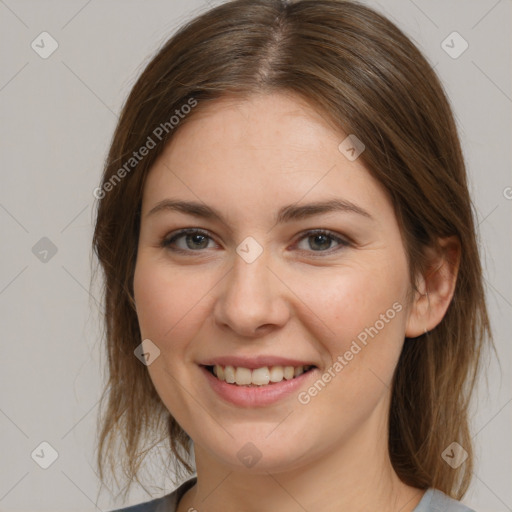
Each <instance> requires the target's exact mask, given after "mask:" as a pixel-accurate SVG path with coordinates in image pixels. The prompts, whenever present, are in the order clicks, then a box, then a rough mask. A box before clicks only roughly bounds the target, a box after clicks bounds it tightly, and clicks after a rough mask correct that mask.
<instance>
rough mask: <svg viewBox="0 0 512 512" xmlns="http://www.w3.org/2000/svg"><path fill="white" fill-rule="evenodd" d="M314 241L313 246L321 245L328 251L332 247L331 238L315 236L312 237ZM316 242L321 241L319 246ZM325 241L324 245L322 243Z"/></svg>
mask: <svg viewBox="0 0 512 512" xmlns="http://www.w3.org/2000/svg"><path fill="white" fill-rule="evenodd" d="M312 238H313V240H315V243H314V244H313V245H317V247H318V245H320V248H321V249H328V248H329V245H330V238H329V237H328V236H327V235H314V236H312ZM316 240H320V243H319V244H316ZM322 241H323V243H322Z"/></svg>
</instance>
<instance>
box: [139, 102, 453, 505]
mask: <svg viewBox="0 0 512 512" xmlns="http://www.w3.org/2000/svg"><path fill="white" fill-rule="evenodd" d="M346 135H347V134H344V133H342V132H340V131H339V130H335V129H334V128H333V127H332V126H331V125H329V124H328V123H327V122H326V121H325V120H324V119H323V118H322V117H321V115H319V114H318V113H317V112H316V111H315V110H314V109H312V108H311V107H310V106H308V104H306V103H305V102H304V101H302V100H301V99H300V98H298V97H297V96H294V95H291V94H285V93H272V94H261V95H253V96H251V97H250V98H248V99H245V100H240V99H238V100H236V99H233V98H223V99H221V100H217V101H216V102H214V103H212V104H211V105H208V106H207V107H206V108H204V109H203V110H202V111H198V112H197V113H195V114H194V116H193V117H191V118H190V119H188V120H187V122H186V124H184V125H183V126H181V127H180V129H179V131H178V132H177V133H176V134H175V136H174V138H173V139H172V140H171V142H170V144H169V145H168V146H167V148H166V149H165V151H164V152H163V153H162V155H160V157H159V159H158V160H157V162H156V163H155V165H154V166H153V168H152V169H151V171H150V173H149V176H148V179H147V181H146V184H145V188H144V191H143V201H142V221H141V230H140V238H139V247H138V255H137V263H136V269H135V277H134V292H135V302H136V307H137V314H138V318H139V324H140V328H141V333H142V339H147V338H149V339H150V340H152V342H153V343H154V344H155V345H157V346H158V348H159V350H160V356H159V357H158V358H156V359H155V360H154V362H153V363H152V364H150V365H149V366H148V371H149V374H150V377H151V379H152V381H153V383H154V385H155V388H156V390H157V391H158V393H159V396H160V397H161V399H162V401H163V402H164V404H165V405H166V407H167V408H168V409H169V411H170V412H171V414H172V415H173V416H174V417H175V418H176V419H177V421H178V422H179V423H180V425H181V426H182V427H183V428H184V429H185V431H186V432H187V433H188V434H189V435H190V437H191V438H192V439H193V441H194V447H195V457H196V466H197V475H198V483H197V484H196V485H195V486H194V487H193V488H192V489H191V490H189V491H188V492H187V493H186V494H185V496H184V497H183V499H182V500H181V502H180V504H179V508H178V511H179V512H184V511H187V510H189V509H190V508H191V507H193V508H194V509H196V510H198V511H199V512H211V511H221V510H222V511H235V510H236V511H238V510H244V511H248V512H251V511H257V510H259V511H260V510H269V511H274V510H276V511H277V510H279V511H280V512H288V511H290V512H291V511H303V510H304V509H305V510H324V511H334V510H336V511H337V510H351V511H353V512H357V511H363V510H380V511H382V512H385V511H388V510H389V511H398V510H400V511H401V512H407V511H412V510H413V509H414V508H415V506H416V505H417V504H418V502H419V501H420V499H421V497H422V495H423V492H424V491H422V490H419V489H415V488H413V487H410V486H407V485H405V484H404V483H402V482H401V481H400V480H399V478H398V477H397V475H396V473H395V472H394V470H393V468H392V465H391V463H390V460H389V454H388V448H387V436H388V433H387V421H388V407H389V402H390V396H391V395H390V388H391V382H392V376H393V372H394V369H395V367H396V364H397V361H398V358H399V355H400V351H401V349H402V345H403V342H404V337H405V336H408V337H416V336H419V335H420V334H422V333H423V332H424V331H425V329H427V330H430V329H432V328H433V327H435V325H437V324H438V323H439V322H440V321H441V319H442V317H443V315H444V313H445V311H446V309H447V307H448V305H449V302H450V299H451V297H452V294H453V287H454V282H455V276H456V270H457V269H456V265H455V266H454V265H453V264H452V265H451V266H450V265H448V263H447V261H448V259H446V258H444V257H443V256H442V255H440V254H437V253H432V257H431V261H432V265H431V268H435V269H436V272H432V271H431V272H430V273H429V274H428V275H427V274H426V275H425V276H418V287H419V288H420V292H419V293H413V291H412V287H411V283H410V281H409V275H408V266H407V259H406V252H405V248H404V245H403V242H402V239H401V235H400V230H399V226H398V224H397V220H396V217H395V215H394V211H393V208H392V205H391V202H390V200H389V198H388V195H387V194H386V192H385V191H384V189H383V188H382V187H381V185H380V184H379V182H378V181H376V180H375V179H374V178H373V177H372V176H371V175H370V174H369V172H368V171H367V170H366V169H365V167H364V165H363V163H362V161H361V159H356V160H355V161H353V162H351V161H349V160H348V159H347V158H346V157H345V156H344V155H343V154H342V153H341V152H340V151H339V150H338V145H339V144H340V142H341V141H342V140H343V139H344V138H345V137H346ZM168 198H172V199H180V200H184V201H198V202H201V203H204V204H206V205H208V206H210V207H212V208H215V209H217V210H218V211H219V212H220V213H221V215H222V216H223V219H224V221H223V222H220V221H217V220H212V219H204V218H200V217H196V216H192V215H189V214H185V213H182V212H177V211H165V210H163V211H160V212H158V213H154V214H148V213H149V212H150V210H151V209H152V208H153V207H154V206H155V205H156V204H157V203H159V202H160V201H162V200H164V199H168ZM333 198H339V199H343V200H346V201H350V202H352V203H354V204H356V205H357V206H358V207H360V208H362V209H364V210H365V211H366V212H367V213H368V214H369V215H370V216H371V218H369V217H366V216H364V215H360V214H357V213H354V212H343V211H337V212H330V213H323V214H320V215H315V216H313V217H308V218H303V219H298V220H293V221H291V222H287V223H284V224H276V223H275V215H276V213H277V211H278V210H279V208H281V207H283V206H285V205H291V204H299V205H303V204H306V203H310V202H314V201H323V200H329V199H333ZM181 228H198V229H201V230H204V231H207V232H208V233H207V234H208V236H209V237H210V238H206V239H201V238H199V241H197V238H196V239H194V238H192V240H190V237H189V239H188V240H187V237H186V236H183V237H181V238H180V239H178V240H177V241H175V244H174V247H178V248H181V249H183V250H184V251H188V252H186V253H185V254H180V253H177V252H173V251H172V249H171V247H162V245H161V242H162V240H163V239H165V238H169V236H168V235H170V234H172V233H175V232H176V231H177V230H179V229H181ZM312 229H326V230H329V231H331V232H333V233H334V235H335V236H339V237H340V238H342V239H347V240H350V243H348V244H343V245H342V244H339V243H338V242H337V241H336V240H335V239H331V238H327V240H325V239H321V240H320V241H318V239H317V238H315V236H309V237H308V236H307V234H306V233H305V232H307V231H308V230H312ZM248 236H251V237H253V238H254V239H255V240H257V241H258V243H259V244H260V245H261V247H262V248H263V253H262V254H261V255H260V256H259V257H258V258H257V259H256V260H255V261H254V262H252V263H250V264H249V263H247V262H246V261H244V259H242V258H241V257H240V256H239V255H238V254H237V252H236V248H237V246H238V245H239V244H240V243H241V242H242V241H243V240H244V239H245V238H246V237H248ZM187 242H188V245H187ZM442 243H443V245H444V247H445V248H446V253H447V254H450V255H451V256H454V255H455V258H450V261H456V260H457V258H456V255H457V246H456V244H455V243H454V242H453V241H450V240H448V241H443V242H442ZM322 244H325V245H322ZM319 246H320V248H319ZM196 247H198V248H196ZM426 291H428V296H427V295H426V293H425V292H426ZM394 303H399V304H400V305H401V306H402V310H401V311H400V312H399V313H397V314H396V316H394V318H393V319H392V320H390V321H389V322H387V323H386V324H385V327H384V328H382V329H381V330H380V331H379V332H378V334H377V335H376V336H375V337H374V338H371V339H369V341H368V344H367V345H366V346H364V347H363V348H362V350H361V351H360V352H358V353H357V355H355V356H354V358H353V359H352V360H351V361H350V362H349V364H347V365H346V366H345V367H344V368H343V370H342V371H340V372H339V373H337V374H336V377H335V378H333V379H332V380H331V382H329V383H328V385H327V386H326V387H325V388H324V389H322V391H321V392H320V393H318V394H317V395H316V396H315V397H314V398H312V399H311V401H310V402H309V403H308V404H306V405H304V404H302V403H300V402H299V401H298V399H297V394H296V393H293V394H292V395H290V396H289V397H286V398H285V399H283V400H280V401H279V402H278V403H277V404H274V405H269V406H265V407H239V406H235V405H232V404H229V403H226V402H224V401H223V400H221V399H220V398H219V397H218V395H217V394H215V392H214V391H213V390H212V389H211V387H210V386H209V384H208V383H207V381H206V379H205V377H204V375H203V374H202V371H201V370H200V368H199V366H198V362H199V361H202V360H205V359H206V358H210V357H214V356H221V355H233V354H236V355H244V356H255V355H258V354H266V355H278V356H284V357H294V358H297V359H300V360H306V361H314V362H315V364H316V365H317V367H318V368H317V369H316V370H314V372H313V373H312V375H311V376H310V377H309V380H308V383H307V384H304V386H303V388H302V389H301V390H304V389H305V390H307V388H308V387H309V386H310V385H311V384H313V383H314V381H315V380H317V379H318V378H319V377H321V375H322V373H323V372H325V371H326V370H327V369H328V368H329V367H331V366H332V364H333V362H334V361H335V360H336V358H337V357H338V356H339V355H343V354H344V353H345V352H346V351H347V350H348V349H349V347H350V345H351V343H352V341H353V340H355V339H356V338H357V336H358V334H359V333H361V332H362V331H364V329H365V328H366V327H369V326H374V325H375V323H376V321H377V320H378V319H379V318H381V317H380V315H381V314H383V313H385V312H386V311H387V310H389V309H390V308H392V305H393V304H394ZM418 342H419V341H418ZM247 442H252V443H253V444H254V445H255V446H256V447H257V449H258V450H259V452H260V453H261V454H262V457H261V459H260V460H259V461H258V463H257V464H255V465H254V466H253V467H252V468H247V467H245V466H244V465H243V464H241V462H240V460H239V459H238V457H237V453H238V451H239V450H240V449H241V448H242V447H243V446H244V445H245V444H246V443H247Z"/></svg>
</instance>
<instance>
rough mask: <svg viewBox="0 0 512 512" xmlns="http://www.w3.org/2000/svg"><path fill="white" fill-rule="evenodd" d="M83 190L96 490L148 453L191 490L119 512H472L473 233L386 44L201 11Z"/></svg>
mask: <svg viewBox="0 0 512 512" xmlns="http://www.w3.org/2000/svg"><path fill="white" fill-rule="evenodd" d="M95 195H96V197H97V198H98V199H99V200H100V201H99V203H98V213H97V221H96V228H95V233H94V241H93V243H94V248H95V251H96V254H97V256H98V258H99V261H100V263H101V265H102V268H103V271H104V276H105V303H106V309H105V321H106V338H107V349H108V365H109V382H108V384H107V387H106V390H105V394H104V401H106V410H105V413H104V415H103V417H102V418H101V425H100V426H101V431H100V439H99V441H100V442H99V452H98V463H99V467H100V475H101V477H102V479H103V478H104V473H105V471H104V470H105V468H106V464H107V461H108V462H109V463H110V469H111V470H112V472H113V473H114V474H115V469H116V468H117V467H119V465H120V466H121V468H122V470H123V471H124V474H125V476H126V479H127V482H128V488H129V485H130V483H131V482H132V481H133V480H134V479H137V480H138V477H137V473H138V471H139V468H140V465H141V462H142V461H143V457H144V455H145V454H146V453H147V451H148V449H146V450H141V448H140V443H141V442H142V441H144V440H146V439H148V438H149V436H150V435H153V436H154V438H153V440H154V443H153V444H156V443H157V442H159V441H160V440H162V439H166V440H167V441H168V443H169V448H170V452H171V454H172V457H173V460H174V461H176V463H177V467H176V470H177V474H178V476H184V475H183V472H180V470H183V471H184V473H185V475H186V476H187V477H188V480H186V481H185V482H184V483H183V484H182V485H181V486H180V487H179V488H178V489H177V490H176V491H175V492H173V493H171V494H168V495H166V496H165V497H163V498H156V499H154V500H152V501H150V502H148V503H145V504H142V505H139V506H137V507H134V508H128V509H122V510H132V511H153V510H166V511H172V510H176V511H178V512H184V511H193V510H197V511H199V512H202V511H217V510H224V511H229V510H244V511H260V510H261V511H269V510H270V511H273V510H276V511H277V510H279V511H280V512H282V511H292V510H293V511H295V510H310V511H311V510H333V511H334V510H350V511H363V510H364V511H367V510H379V511H381V512H385V511H401V512H410V511H414V512H424V511H430V510H447V511H458V510H466V511H468V510H470V509H468V508H467V507H464V506H463V505H462V504H460V503H458V502H457V501H456V500H458V499H460V498H462V496H463V495H464V493H465V491H466V490H467V488H468V485H469V483H470V479H471V473H472V467H473V454H472V447H471V437H470V434H469V425H468V401H469V398H470V395H471V391H472V388H473V385H474V382H475V377H476V375H477V371H478V368H479V360H480V354H481V351H482V348H484V346H486V343H489V344H490V343H491V341H490V332H489V331H490V329H489V322H488V317H487V311H486V306H485V301H484V293H483V286H482V271H481V266H480V261H479V256H478V249H477V244H476V240H475V225H474V220H473V212H472V206H471V201H470V198H469V194H468V189H467V184H466V173H465V167H464V160H463V156H462V153H461V149H460V143H459V140H458V136H457V131H456V127H455V123H454V120H453V116H452V113H451V110H450V106H449V104H448V101H447V99H446V97H445V95H444V92H443V89H442V87H441V85H440V83H439V81H438V78H437V77H436V75H435V73H434V72H433V70H432V68H431V67H430V66H429V64H428V63H427V62H426V60H425V59H424V57H423V56H422V55H421V54H420V53H419V51H418V50H417V48H416V47H415V46H414V45H413V44H412V43H411V42H410V41H409V39H407V37H406V36H405V35H404V34H403V33H402V32H400V30H399V29H398V28H397V27H396V26H394V25H393V24H392V23H390V22H389V21H388V20H387V19H385V18H384V17H382V16H381V15H379V14H377V13H376V12H374V11H373V10H371V9H369V8H368V7H365V6H362V5H360V4H358V3H355V2H345V1H337V0H301V1H298V2H294V3H290V2H285V1H280V0H258V1H246V0H235V1H232V2H228V3H226V4H224V5H221V6H219V7H217V8H215V9H212V10H210V11H209V12H207V13H205V14H203V15H201V16H199V17H198V18H196V19H195V20H193V21H191V22H190V23H188V24H187V25H185V26H184V27H182V28H181V29H180V30H179V31H178V33H177V34H175V35H174V36H173V37H172V38H171V39H170V40H169V41H168V42H167V43H166V44H165V45H164V47H163V48H162V49H161V50H160V51H159V53H158V54H157V55H156V56H155V57H154V58H153V59H152V61H151V62H150V63H149V64H148V66H147V67H146V69H145V71H144V72H143V74H142V75H141V77H140V78H139V79H138V81H137V83H136V84H135V86H134V88H133V90H132V92H131V94H130V96H129V98H128V100H127V102H126V104H125V106H124V108H123V111H122V114H121V117H120V120H119V124H118V126H117V129H116V132H115V134H114V138H113V141H112V145H111V149H110V153H109V156H108V160H107V163H106V168H105V172H104V176H103V182H102V185H101V187H99V188H98V189H97V191H96V193H95ZM116 436H120V439H121V440H122V441H123V443H124V451H123V452H122V453H120V452H119V451H118V450H117V451H115V449H114V448H115V446H116V445H115V440H116V439H117V437H116ZM192 442H193V449H194V461H193V463H192V462H191V460H190V458H189V457H190V456H191V448H192ZM120 456H121V459H119V457H120ZM119 460H120V462H119ZM193 466H195V472H194V470H193Z"/></svg>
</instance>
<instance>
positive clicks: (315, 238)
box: [298, 231, 348, 252]
mask: <svg viewBox="0 0 512 512" xmlns="http://www.w3.org/2000/svg"><path fill="white" fill-rule="evenodd" d="M302 242H306V243H307V245H308V246H309V249H312V250H313V252H327V251H328V250H329V249H332V243H333V242H335V243H337V244H338V246H347V245H348V242H347V241H345V240H343V239H342V238H340V237H338V236H335V235H334V234H331V233H330V232H329V231H309V232H308V233H306V235H304V236H303V237H302V238H301V239H300V240H299V244H298V245H300V243H302ZM309 249H308V248H306V249H303V248H301V250H309Z"/></svg>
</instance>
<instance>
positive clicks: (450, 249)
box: [405, 236, 460, 338]
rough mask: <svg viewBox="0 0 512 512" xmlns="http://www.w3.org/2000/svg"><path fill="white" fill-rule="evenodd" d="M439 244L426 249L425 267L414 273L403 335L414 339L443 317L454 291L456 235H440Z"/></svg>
mask: <svg viewBox="0 0 512 512" xmlns="http://www.w3.org/2000/svg"><path fill="white" fill-rule="evenodd" d="M438 243H439V247H438V248H437V249H434V248H433V247H429V248H427V249H426V252H425V256H426V259H427V265H426V269H425V271H424V274H423V275H420V276H418V279H417V283H416V287H417V291H415V292H414V293H415V296H414V300H413V303H412V305H411V307H410V310H409V316H408V318H407V325H406V329H405V336H406V337H407V338H416V337H418V336H421V335H422V334H425V333H426V332H428V331H430V330H432V329H434V327H436V326H437V325H438V324H439V323H440V322H441V320H442V319H443V317H444V315H445V313H446V311H447V309H448V306H449V305H450V302H451V300H452V297H453V293H454V291H455V284H456V282H457V273H458V271H459V263H460V242H459V240H458V238H457V237H456V236H452V237H447V238H442V239H440V240H439V242H438Z"/></svg>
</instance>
